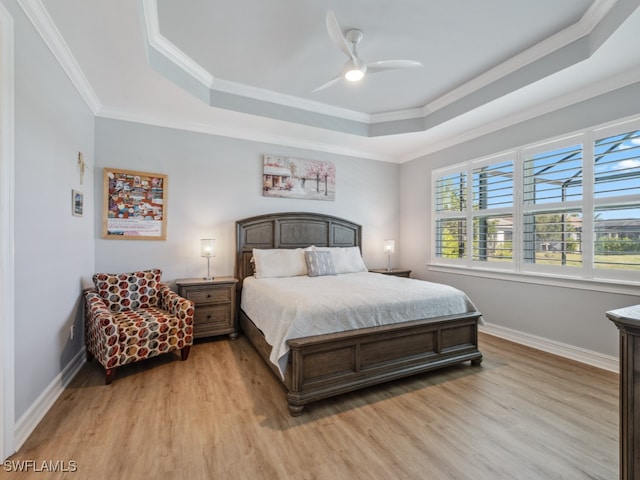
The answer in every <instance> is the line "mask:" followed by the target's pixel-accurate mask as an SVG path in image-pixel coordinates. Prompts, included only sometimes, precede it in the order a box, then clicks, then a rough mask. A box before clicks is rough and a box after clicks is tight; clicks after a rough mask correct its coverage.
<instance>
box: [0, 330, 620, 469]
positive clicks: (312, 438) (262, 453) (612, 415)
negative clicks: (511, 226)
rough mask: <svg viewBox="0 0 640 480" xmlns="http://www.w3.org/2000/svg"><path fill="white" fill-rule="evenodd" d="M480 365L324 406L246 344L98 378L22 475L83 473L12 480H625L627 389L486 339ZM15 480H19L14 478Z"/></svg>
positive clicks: (40, 441) (50, 424)
mask: <svg viewBox="0 0 640 480" xmlns="http://www.w3.org/2000/svg"><path fill="white" fill-rule="evenodd" d="M480 350H481V351H482V352H483V354H484V362H483V364H482V366H481V367H471V366H469V364H468V363H466V364H464V365H460V366H457V367H452V368H448V369H446V370H443V371H440V372H432V373H428V374H424V375H420V376H417V377H413V378H409V379H404V380H401V381H395V382H392V383H390V384H385V385H381V386H377V387H373V388H369V389H366V390H363V391H360V392H356V393H352V394H347V395H343V396H341V397H337V398H334V399H330V400H326V401H321V402H317V403H315V404H311V405H309V406H308V407H307V409H305V413H303V415H302V416H301V417H297V418H294V417H291V416H289V413H288V409H287V405H286V401H285V398H284V391H283V390H282V387H281V386H280V384H279V382H278V381H277V379H276V378H275V376H273V374H272V373H271V371H270V370H268V368H267V367H266V366H265V365H264V364H262V363H261V360H260V358H259V357H258V355H257V354H256V353H255V351H254V350H253V348H252V347H251V345H250V344H249V342H248V341H247V339H246V338H244V337H240V338H239V339H238V340H237V341H235V342H231V341H228V340H226V339H219V340H214V341H209V342H205V343H198V344H197V345H195V346H194V347H193V348H192V350H191V356H190V358H189V360H187V361H186V362H181V361H179V359H178V358H179V357H178V356H177V355H167V356H165V357H160V358H156V359H152V360H149V361H147V362H142V363H140V364H136V365H132V366H130V367H126V368H123V369H121V370H120V371H119V372H118V373H116V379H115V381H114V382H113V384H112V385H110V386H105V385H104V384H103V382H104V373H103V371H102V369H101V368H100V367H99V366H98V364H97V363H96V362H95V361H94V362H92V363H90V364H87V365H85V366H84V367H83V368H82V370H81V371H80V373H79V374H78V376H77V377H76V378H75V379H74V380H73V381H72V383H71V385H70V386H69V387H68V388H67V389H66V390H65V392H64V393H63V394H62V395H61V397H60V398H59V400H58V401H57V402H56V404H55V405H54V406H53V408H52V409H51V410H50V411H49V412H48V413H47V415H46V417H45V418H44V420H43V421H42V422H41V424H40V425H39V426H38V427H37V429H36V430H35V431H34V432H33V434H32V435H31V437H30V438H29V439H28V440H27V442H26V443H25V444H24V446H23V447H22V448H21V449H20V451H18V452H17V453H16V454H15V455H14V456H12V457H11V460H35V461H36V462H42V461H65V462H69V461H71V460H73V461H74V462H76V464H77V469H78V471H77V472H76V473H66V474H55V475H53V474H46V475H43V474H42V473H30V474H28V475H27V474H19V473H12V474H10V475H9V474H7V473H4V472H2V471H0V476H2V475H6V476H7V477H6V478H11V479H21V478H39V479H43V478H76V479H77V478H83V479H91V480H99V479H109V480H118V479H144V478H154V479H165V478H166V479H190V480H197V479H205V478H206V479H225V480H227V479H269V480H272V479H289V478H301V479H338V480H340V479H421V480H422V479H427V480H439V479H443V480H444V479H446V480H466V479H473V480H482V479H488V480H501V479H509V480H512V479H513V480H522V479H535V480H539V479H565V480H567V479H580V480H582V479H611V480H613V479H617V478H618V376H617V375H615V374H613V373H610V372H605V371H602V370H598V369H596V368H592V367H588V366H584V365H581V364H578V363H575V362H572V361H569V360H565V359H562V358H560V357H556V356H553V355H549V354H546V353H543V352H540V351H537V350H533V349H529V348H526V347H522V346H519V345H516V344H513V343H510V342H507V341H504V340H500V339H497V338H495V337H491V336H487V335H482V336H481V339H480ZM3 478H4V477H3Z"/></svg>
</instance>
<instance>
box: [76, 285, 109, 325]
mask: <svg viewBox="0 0 640 480" xmlns="http://www.w3.org/2000/svg"><path fill="white" fill-rule="evenodd" d="M84 301H85V306H86V309H85V315H86V317H87V320H90V321H91V322H92V323H93V324H94V326H97V327H100V328H101V329H107V327H113V328H115V327H116V324H115V323H114V322H113V314H112V312H111V310H109V307H108V306H107V304H106V302H105V301H104V299H103V298H102V297H101V296H100V295H98V292H96V291H95V290H85V292H84Z"/></svg>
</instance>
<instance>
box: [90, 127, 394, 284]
mask: <svg viewBox="0 0 640 480" xmlns="http://www.w3.org/2000/svg"><path fill="white" fill-rule="evenodd" d="M264 154H274V155H279V156H290V157H296V158H302V159H311V160H328V161H332V162H334V163H335V166H336V178H337V180H336V198H335V201H319V200H300V199H283V198H272V197H264V196H263V195H262V156H263V155H264ZM104 167H113V168H124V169H129V170H138V171H144V172H153V173H162V174H167V175H168V208H167V239H166V241H139V240H113V239H108V240H107V239H102V238H101V229H102V224H101V221H100V220H98V221H97V222H96V226H95V232H94V233H95V237H96V269H97V271H108V272H123V271H131V270H134V269H140V268H149V267H159V268H161V269H162V270H163V272H164V273H163V278H164V279H165V280H167V281H168V282H172V281H173V280H175V279H177V278H185V277H202V276H203V275H204V274H205V273H206V261H205V259H204V258H201V257H200V256H199V252H200V245H199V243H200V238H215V239H216V257H215V258H213V259H212V274H213V275H214V276H217V275H232V274H233V271H234V252H235V250H234V249H235V221H236V220H239V219H242V218H246V217H250V216H254V215H259V214H263V213H272V212H285V211H309V212H319V213H326V214H331V215H335V216H338V217H342V218H346V219H349V220H352V221H355V222H357V223H360V224H361V225H362V226H363V232H364V235H363V237H364V242H363V257H364V260H365V262H366V263H367V266H370V267H376V266H384V265H385V262H386V257H385V256H384V254H383V253H382V240H383V239H385V238H399V234H400V232H399V222H400V221H399V215H400V208H399V205H400V197H399V186H400V166H399V165H397V164H392V163H386V162H376V161H371V160H364V159H358V158H352V157H343V156H339V155H332V154H327V153H321V152H314V151H307V150H301V149H295V148H289V147H283V146H279V145H270V144H263V143H257V142H250V141H244V140H237V139H231V138H225V137H218V136H214V135H208V134H203V133H194V132H187V131H182V130H175V129H170V128H163V127H154V126H149V125H141V124H136V123H130V122H124V121H118V120H111V119H104V118H98V119H97V120H96V175H95V191H96V198H95V202H96V205H97V206H98V208H100V207H101V206H102V182H103V180H102V174H103V169H104ZM98 214H99V213H98V212H97V213H96V215H98Z"/></svg>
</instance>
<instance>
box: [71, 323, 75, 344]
mask: <svg viewBox="0 0 640 480" xmlns="http://www.w3.org/2000/svg"><path fill="white" fill-rule="evenodd" d="M74 327H75V325H71V340H73V333H74V332H73V329H74Z"/></svg>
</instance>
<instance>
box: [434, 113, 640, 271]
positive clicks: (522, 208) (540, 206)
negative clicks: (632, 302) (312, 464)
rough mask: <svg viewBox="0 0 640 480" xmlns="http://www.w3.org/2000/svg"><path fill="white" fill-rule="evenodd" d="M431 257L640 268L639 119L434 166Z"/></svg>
mask: <svg viewBox="0 0 640 480" xmlns="http://www.w3.org/2000/svg"><path fill="white" fill-rule="evenodd" d="M432 180H433V185H434V192H435V196H434V208H433V211H432V215H433V220H434V226H435V228H434V238H433V245H434V248H433V250H432V252H433V253H432V262H433V263H444V264H451V265H461V266H465V267H467V268H482V267H485V268H487V267H490V268H491V269H496V268H497V269H503V270H504V269H507V270H511V271H515V272H521V273H528V272H533V273H542V274H548V273H552V274H559V275H563V276H569V277H577V278H586V279H591V278H603V279H607V278H610V279H614V280H620V279H622V280H625V279H631V280H636V281H638V280H639V279H640V277H638V274H639V273H640V120H635V121H632V122H626V123H624V124H620V125H616V126H611V127H605V128H601V129H597V130H590V131H585V132H581V133H579V134H577V135H573V136H570V137H567V138H564V139H561V140H555V141H551V142H546V143H544V144H540V145H533V146H527V147H523V148H520V149H518V150H516V151H514V152H509V153H506V154H503V155H500V156H496V157H492V158H487V159H482V160H477V161H470V162H466V163H464V164H459V165H455V166H452V167H448V168H447V169H443V170H439V171H434V172H433V178H432Z"/></svg>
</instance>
